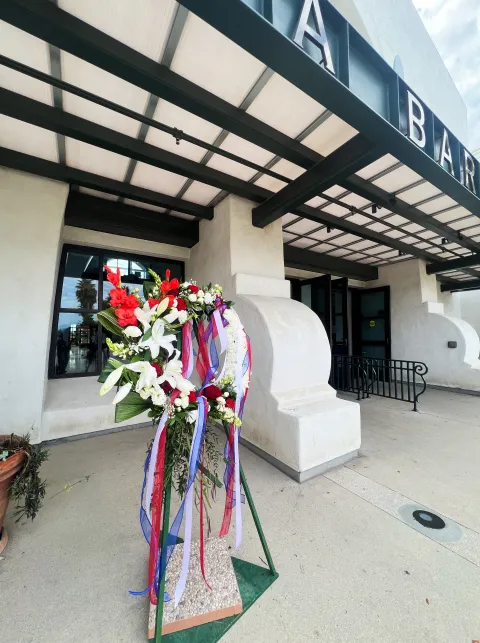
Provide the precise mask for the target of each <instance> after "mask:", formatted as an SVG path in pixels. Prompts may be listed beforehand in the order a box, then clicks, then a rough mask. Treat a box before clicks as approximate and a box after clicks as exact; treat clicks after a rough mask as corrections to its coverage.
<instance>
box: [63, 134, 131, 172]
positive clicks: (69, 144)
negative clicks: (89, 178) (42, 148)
mask: <svg viewBox="0 0 480 643" xmlns="http://www.w3.org/2000/svg"><path fill="white" fill-rule="evenodd" d="M65 146H66V150H67V165H70V166H72V167H76V168H78V169H79V170H85V171H86V172H91V173H92V174H99V175H100V176H107V177H108V178H110V179H116V180H117V181H123V177H124V176H125V172H126V169H127V166H128V161H129V159H128V157H126V156H121V155H120V154H115V153H114V152H109V151H108V150H104V149H102V148H101V147H95V145H89V144H88V143H83V142H82V141H77V140H76V139H74V138H66V139H65Z"/></svg>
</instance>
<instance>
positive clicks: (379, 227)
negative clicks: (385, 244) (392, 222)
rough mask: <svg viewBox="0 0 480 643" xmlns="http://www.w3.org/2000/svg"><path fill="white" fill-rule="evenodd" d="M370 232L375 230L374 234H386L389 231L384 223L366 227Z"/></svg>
mask: <svg viewBox="0 0 480 643" xmlns="http://www.w3.org/2000/svg"><path fill="white" fill-rule="evenodd" d="M366 227H367V229H368V230H373V231H374V232H384V231H385V230H388V229H389V228H388V226H386V225H384V224H383V223H380V222H378V223H372V225H368V226H366Z"/></svg>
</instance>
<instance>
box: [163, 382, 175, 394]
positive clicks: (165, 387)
mask: <svg viewBox="0 0 480 643" xmlns="http://www.w3.org/2000/svg"><path fill="white" fill-rule="evenodd" d="M160 388H161V389H162V390H163V392H164V393H166V394H167V395H170V393H171V392H172V391H173V388H172V387H171V386H170V384H169V383H168V382H163V383H162V384H160Z"/></svg>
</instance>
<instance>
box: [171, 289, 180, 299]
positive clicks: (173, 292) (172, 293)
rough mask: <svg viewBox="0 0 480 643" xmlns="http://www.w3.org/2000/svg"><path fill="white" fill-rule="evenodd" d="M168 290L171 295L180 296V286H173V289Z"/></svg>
mask: <svg viewBox="0 0 480 643" xmlns="http://www.w3.org/2000/svg"><path fill="white" fill-rule="evenodd" d="M168 292H169V293H170V294H171V295H173V296H174V297H178V295H179V294H180V288H173V289H172V290H169V291H168Z"/></svg>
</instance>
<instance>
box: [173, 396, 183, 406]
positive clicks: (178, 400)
mask: <svg viewBox="0 0 480 643" xmlns="http://www.w3.org/2000/svg"><path fill="white" fill-rule="evenodd" d="M174 404H175V406H182V402H181V400H180V398H179V397H177V398H176V400H175V402H174Z"/></svg>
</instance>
